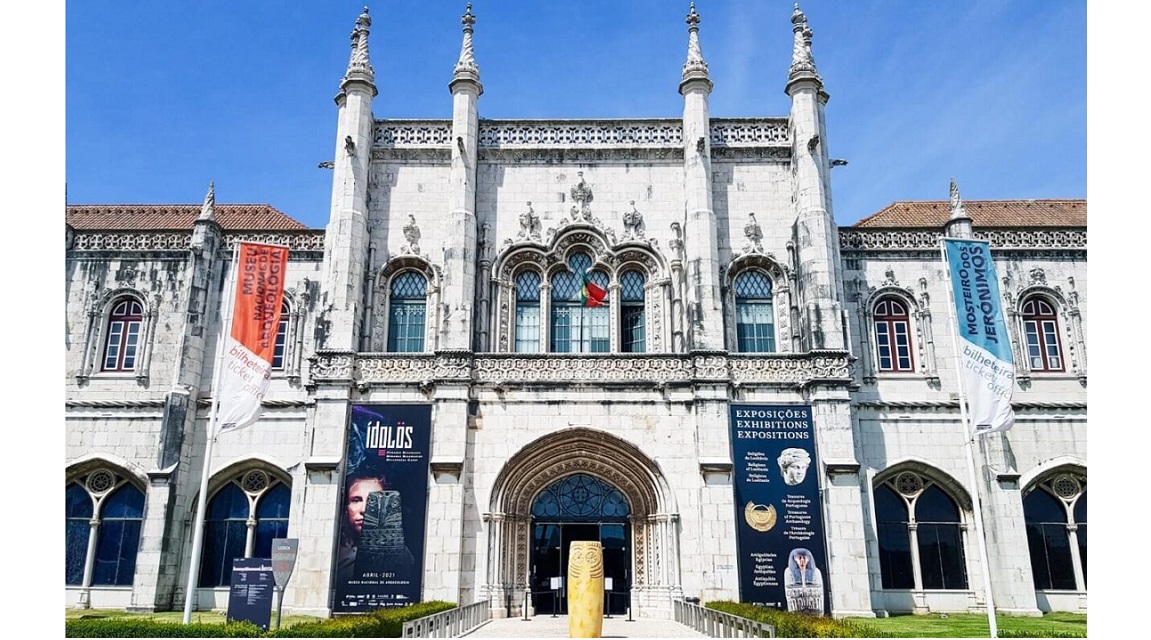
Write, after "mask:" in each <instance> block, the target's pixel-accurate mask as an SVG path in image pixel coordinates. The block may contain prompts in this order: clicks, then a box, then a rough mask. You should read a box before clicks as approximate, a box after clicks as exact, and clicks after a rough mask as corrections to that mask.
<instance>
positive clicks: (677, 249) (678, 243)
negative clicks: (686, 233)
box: [668, 222, 683, 260]
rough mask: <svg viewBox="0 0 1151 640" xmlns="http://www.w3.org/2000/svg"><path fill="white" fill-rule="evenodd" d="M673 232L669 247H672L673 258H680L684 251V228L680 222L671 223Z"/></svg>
mask: <svg viewBox="0 0 1151 640" xmlns="http://www.w3.org/2000/svg"><path fill="white" fill-rule="evenodd" d="M671 233H672V239H671V242H669V243H668V247H669V248H671V252H672V259H674V260H678V259H679V258H680V255H681V253H682V251H683V228H682V227H680V224H679V223H678V222H673V223H671Z"/></svg>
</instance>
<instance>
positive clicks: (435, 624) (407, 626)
mask: <svg viewBox="0 0 1151 640" xmlns="http://www.w3.org/2000/svg"><path fill="white" fill-rule="evenodd" d="M490 618H491V611H490V610H489V609H488V601H487V600H484V601H482V602H476V603H474V604H469V605H467V606H466V607H457V608H455V609H449V610H448V611H441V612H440V613H433V614H432V615H430V616H424V617H422V618H416V619H415V620H409V621H408V622H405V623H404V630H403V634H402V636H401V637H404V638H458V637H459V636H461V635H463V634H465V633H467V632H469V631H471V630H472V629H475V628H476V627H478V626H480V625H481V624H483V623H485V622H487V621H488V620H489V619H490Z"/></svg>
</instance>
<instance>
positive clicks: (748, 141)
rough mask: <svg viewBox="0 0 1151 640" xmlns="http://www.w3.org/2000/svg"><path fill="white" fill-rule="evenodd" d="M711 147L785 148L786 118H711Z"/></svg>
mask: <svg viewBox="0 0 1151 640" xmlns="http://www.w3.org/2000/svg"><path fill="white" fill-rule="evenodd" d="M710 135H711V145H712V147H713V150H714V147H763V146H778V147H786V146H788V145H789V144H790V140H789V139H788V135H787V118H712V119H711V131H710Z"/></svg>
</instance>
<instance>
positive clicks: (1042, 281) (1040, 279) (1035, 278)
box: [1027, 267, 1047, 287]
mask: <svg viewBox="0 0 1151 640" xmlns="http://www.w3.org/2000/svg"><path fill="white" fill-rule="evenodd" d="M1027 275H1028V277H1029V278H1030V279H1031V284H1032V285H1040V286H1044V287H1045V286H1047V274H1046V273H1044V272H1043V267H1032V269H1031V270H1030V271H1028V272H1027Z"/></svg>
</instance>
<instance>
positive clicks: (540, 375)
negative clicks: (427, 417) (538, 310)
mask: <svg viewBox="0 0 1151 640" xmlns="http://www.w3.org/2000/svg"><path fill="white" fill-rule="evenodd" d="M690 377H691V372H690V367H689V363H688V361H687V360H686V359H684V358H682V357H680V356H656V355H649V356H645V357H636V356H612V355H605V356H562V355H558V354H556V355H548V354H541V355H539V356H533V355H530V354H517V355H516V356H513V357H478V358H476V360H475V380H476V381H477V382H493V383H496V382H543V381H548V382H635V383H640V382H655V383H666V382H675V381H680V382H686V381H688V380H689V379H690Z"/></svg>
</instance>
